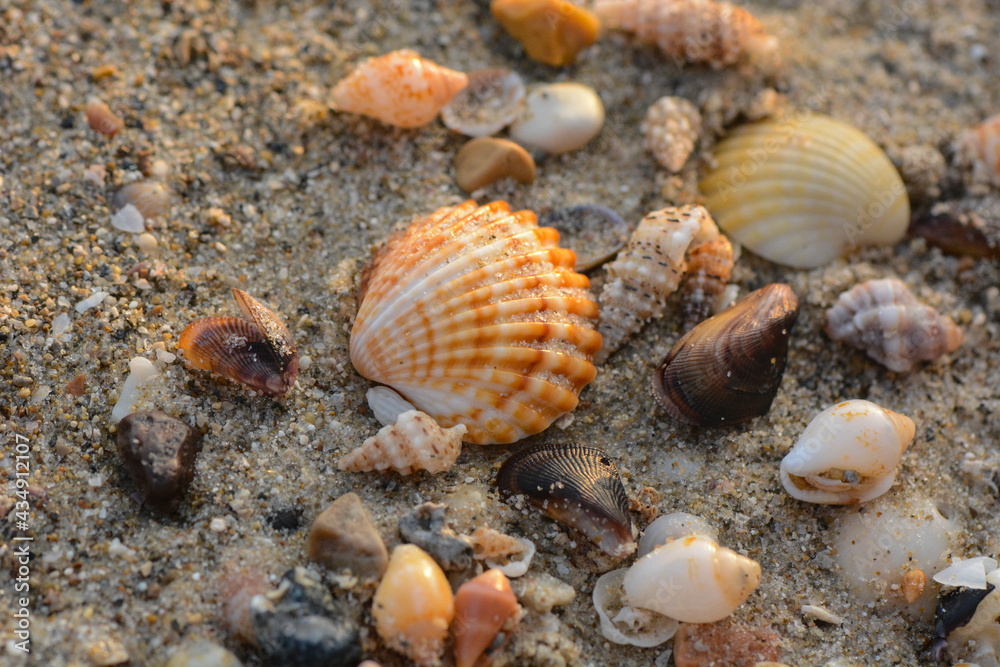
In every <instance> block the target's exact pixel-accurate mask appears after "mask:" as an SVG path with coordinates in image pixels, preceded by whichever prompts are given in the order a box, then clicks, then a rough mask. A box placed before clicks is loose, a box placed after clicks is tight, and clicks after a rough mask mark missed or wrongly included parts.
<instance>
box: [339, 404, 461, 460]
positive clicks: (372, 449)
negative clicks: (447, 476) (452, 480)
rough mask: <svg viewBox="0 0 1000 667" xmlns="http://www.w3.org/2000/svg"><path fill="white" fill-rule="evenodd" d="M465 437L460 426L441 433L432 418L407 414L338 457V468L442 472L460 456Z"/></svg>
mask: <svg viewBox="0 0 1000 667" xmlns="http://www.w3.org/2000/svg"><path fill="white" fill-rule="evenodd" d="M464 434H465V426H464V425H462V424H459V425H458V426H453V427H451V428H448V429H442V428H441V427H440V426H438V424H437V422H436V421H434V419H433V418H432V417H430V416H428V415H425V414H424V413H423V412H419V411H417V410H410V411H408V412H404V413H403V414H401V415H399V418H398V419H396V422H395V423H394V424H392V425H391V426H383V427H382V428H381V429H380V430H379V432H378V433H376V434H375V435H373V436H372V437H370V438H368V439H367V440H365V441H364V442H363V443H362V444H361V446H360V447H358V448H357V449H355V450H353V451H351V452H349V453H347V454H345V455H344V456H343V457H341V459H340V463H339V467H340V469H341V470H348V471H350V472H363V471H368V470H376V471H378V472H385V471H386V470H395V471H396V472H398V473H399V474H401V475H409V474H411V473H414V472H416V471H417V470H426V471H427V472H430V473H436V472H442V471H444V470H448V469H449V468H451V466H452V465H453V464H454V463H455V460H456V459H457V458H458V455H459V453H461V451H462V436H463V435H464Z"/></svg>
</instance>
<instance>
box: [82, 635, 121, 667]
mask: <svg viewBox="0 0 1000 667" xmlns="http://www.w3.org/2000/svg"><path fill="white" fill-rule="evenodd" d="M87 657H88V658H90V663H91V664H92V665H95V666H96V667H110V666H111V665H124V664H125V663H126V662H128V660H129V657H128V651H126V650H125V646H124V645H123V644H122V643H121V642H120V641H118V640H117V639H113V638H111V637H107V638H104V639H99V640H98V641H96V642H94V643H93V644H91V645H90V646H88V647H87Z"/></svg>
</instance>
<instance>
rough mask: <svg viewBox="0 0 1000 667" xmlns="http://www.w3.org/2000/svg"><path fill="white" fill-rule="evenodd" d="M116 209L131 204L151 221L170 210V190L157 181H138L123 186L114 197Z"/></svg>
mask: <svg viewBox="0 0 1000 667" xmlns="http://www.w3.org/2000/svg"><path fill="white" fill-rule="evenodd" d="M113 201H114V205H115V207H116V208H125V207H126V206H127V205H129V204H131V205H132V206H135V208H136V209H138V211H139V213H141V214H142V217H143V218H145V219H147V220H149V219H150V218H155V217H157V216H161V215H163V214H164V213H166V212H167V211H169V210H170V190H169V189H168V188H167V186H165V185H164V184H163V183H158V182H157V181H136V182H135V183H129V184H128V185H125V186H122V187H121V188H120V189H119V190H118V192H116V193H115V196H114V199H113Z"/></svg>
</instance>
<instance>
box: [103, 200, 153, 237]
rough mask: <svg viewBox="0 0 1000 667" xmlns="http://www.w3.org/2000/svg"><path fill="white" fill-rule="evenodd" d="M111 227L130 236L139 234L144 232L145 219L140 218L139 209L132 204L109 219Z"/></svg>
mask: <svg viewBox="0 0 1000 667" xmlns="http://www.w3.org/2000/svg"><path fill="white" fill-rule="evenodd" d="M111 225H112V226H113V227H114V228H115V229H120V230H122V231H123V232H130V233H132V234H141V233H143V232H144V231H146V219H145V218H144V217H142V213H140V212H139V209H138V208H136V207H135V206H134V205H132V204H126V205H125V206H124V207H123V208H122V209H121V210H120V211H118V212H117V213H115V214H114V216H112V218H111Z"/></svg>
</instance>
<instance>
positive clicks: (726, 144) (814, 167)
mask: <svg viewBox="0 0 1000 667" xmlns="http://www.w3.org/2000/svg"><path fill="white" fill-rule="evenodd" d="M713 154H714V157H715V160H716V163H717V166H716V167H715V168H714V169H712V170H710V171H709V173H708V175H707V176H706V177H705V178H704V179H702V181H701V183H700V184H699V187H700V188H701V191H702V193H703V194H704V195H705V196H706V202H705V205H706V206H707V207H708V210H709V211H711V212H712V215H714V216H715V219H716V220H717V221H718V223H719V228H720V229H721V230H722V231H723V232H725V233H726V235H727V236H728V237H729V238H730V239H732V240H733V241H734V242H736V243H740V244H742V245H744V246H746V247H747V248H748V249H749V250H751V251H753V252H754V253H756V254H758V255H760V256H761V257H764V258H765V259H769V260H771V261H772V262H776V263H778V264H783V265H785V266H791V267H795V268H799V269H812V268H816V267H818V266H823V265H824V264H827V263H829V262H831V261H833V260H834V259H835V258H837V257H839V256H841V255H843V254H845V253H846V252H848V251H849V250H851V249H852V248H855V247H858V246H863V245H891V244H893V243H896V242H897V241H899V240H900V239H901V238H903V235H904V234H905V233H906V228H907V226H908V225H909V222H910V203H909V199H908V198H907V195H906V188H905V187H904V186H903V181H902V179H901V178H900V176H899V172H897V171H896V168H895V167H894V166H893V165H892V162H891V161H890V160H889V158H888V157H887V156H886V154H885V153H884V152H882V149H880V148H879V147H878V146H877V145H876V144H875V143H874V142H873V141H872V140H871V139H869V138H868V137H866V136H865V135H864V134H862V133H861V132H860V131H859V130H858V129H856V128H854V127H852V126H851V125H848V124H847V123H843V122H841V121H839V120H835V119H833V118H830V117H828V116H822V115H819V114H802V115H799V116H793V117H791V118H785V119H782V120H766V121H762V122H760V123H754V124H751V125H744V126H742V127H739V128H737V129H736V130H735V131H734V132H733V133H732V135H731V136H729V137H728V138H726V139H724V140H723V141H721V142H719V144H718V145H716V147H715V149H714V151H713Z"/></svg>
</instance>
